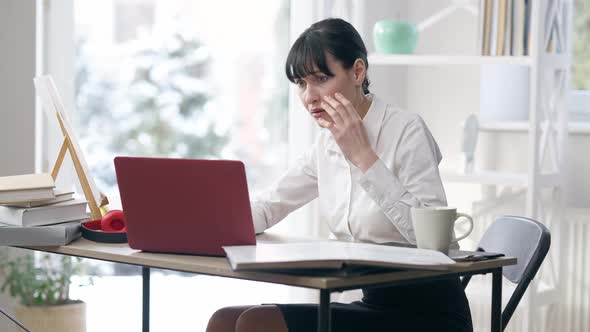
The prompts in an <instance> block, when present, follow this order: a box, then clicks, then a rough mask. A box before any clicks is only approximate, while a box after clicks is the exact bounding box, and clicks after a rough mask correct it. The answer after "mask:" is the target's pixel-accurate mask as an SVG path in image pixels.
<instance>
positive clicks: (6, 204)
mask: <svg viewBox="0 0 590 332" xmlns="http://www.w3.org/2000/svg"><path fill="white" fill-rule="evenodd" d="M86 207H87V202H86V201H85V200H80V199H75V198H74V193H73V192H71V191H63V190H59V189H56V187H55V182H54V180H53V178H52V176H51V175H50V174H47V173H42V174H25V175H15V176H4V177H0V245H31V246H46V245H65V244H67V243H69V242H71V241H73V240H74V239H76V238H77V237H78V236H79V234H80V230H79V226H80V222H81V221H82V220H85V219H87V218H88V214H87V212H86Z"/></svg>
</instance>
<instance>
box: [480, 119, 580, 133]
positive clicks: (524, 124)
mask: <svg viewBox="0 0 590 332" xmlns="http://www.w3.org/2000/svg"><path fill="white" fill-rule="evenodd" d="M529 128H530V127H529V123H528V121H505V122H487V123H481V124H480V125H479V130H480V131H500V132H501V131H503V132H520V131H528V130H529ZM569 133H570V134H590V122H572V123H570V124H569Z"/></svg>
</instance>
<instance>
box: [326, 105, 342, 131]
mask: <svg viewBox="0 0 590 332" xmlns="http://www.w3.org/2000/svg"><path fill="white" fill-rule="evenodd" d="M320 106H321V107H322V108H323V109H324V110H325V111H326V112H327V113H328V115H330V117H331V118H332V120H333V121H334V124H335V125H336V127H339V128H342V127H344V119H343V118H342V116H341V115H340V112H339V111H337V110H336V109H334V107H332V104H330V103H328V102H326V101H322V103H321V105H320Z"/></svg>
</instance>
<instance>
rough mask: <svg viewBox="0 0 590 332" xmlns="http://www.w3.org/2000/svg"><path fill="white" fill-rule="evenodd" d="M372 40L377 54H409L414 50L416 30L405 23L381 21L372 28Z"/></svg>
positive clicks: (411, 25) (410, 24) (412, 25)
mask: <svg viewBox="0 0 590 332" xmlns="http://www.w3.org/2000/svg"><path fill="white" fill-rule="evenodd" d="M373 40H374V42H375V49H376V51H377V52H378V53H386V54H411V53H414V50H415V49H416V43H417V40H418V30H417V29H416V26H415V25H414V24H412V23H408V22H405V21H398V20H381V21H378V22H377V23H375V25H374V26H373Z"/></svg>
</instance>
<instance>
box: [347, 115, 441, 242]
mask: <svg viewBox="0 0 590 332" xmlns="http://www.w3.org/2000/svg"><path fill="white" fill-rule="evenodd" d="M441 159H442V156H441V154H440V151H439V149H438V146H437V144H436V142H435V141H434V138H433V137H432V134H431V133H430V131H429V130H428V128H427V127H426V124H425V123H424V122H423V121H422V119H421V118H420V117H419V116H416V118H415V119H412V121H410V122H409V123H408V124H407V126H406V127H405V129H404V131H403V133H402V135H401V139H400V141H399V142H397V152H396V156H395V158H394V164H393V165H386V164H385V163H384V162H383V161H382V160H381V159H378V160H377V161H376V162H375V164H373V165H372V166H371V167H370V168H369V169H368V170H367V171H366V172H365V173H364V174H362V172H359V173H360V174H361V175H360V176H359V178H358V179H357V181H358V182H359V184H360V185H361V187H362V188H363V189H364V190H365V191H366V192H367V193H368V194H369V196H370V197H371V198H372V199H373V201H375V202H376V203H377V205H378V206H379V207H380V208H381V209H382V211H383V212H384V213H385V215H386V216H387V218H388V219H389V220H390V221H391V222H392V223H393V225H394V226H395V227H396V228H397V230H398V231H399V232H400V233H401V234H402V236H403V237H404V238H405V239H406V240H407V241H408V242H409V243H412V244H415V243H416V237H415V235H414V229H413V226H412V221H411V217H410V208H411V207H412V206H416V207H417V206H446V204H447V200H446V196H445V192H444V188H443V185H442V181H441V179H440V174H439V171H438V164H439V163H440V160H441Z"/></svg>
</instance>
